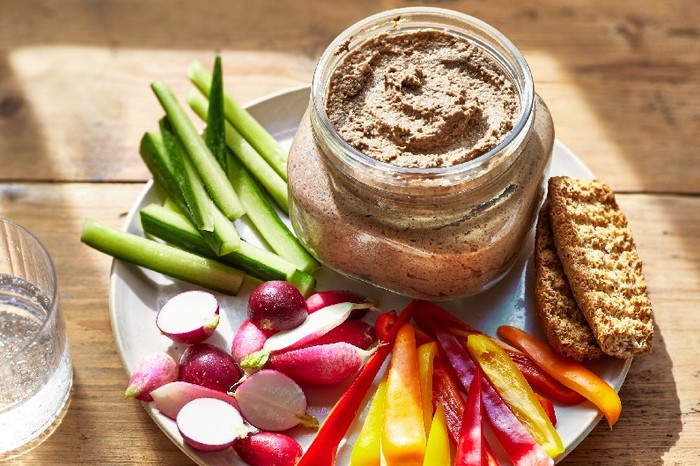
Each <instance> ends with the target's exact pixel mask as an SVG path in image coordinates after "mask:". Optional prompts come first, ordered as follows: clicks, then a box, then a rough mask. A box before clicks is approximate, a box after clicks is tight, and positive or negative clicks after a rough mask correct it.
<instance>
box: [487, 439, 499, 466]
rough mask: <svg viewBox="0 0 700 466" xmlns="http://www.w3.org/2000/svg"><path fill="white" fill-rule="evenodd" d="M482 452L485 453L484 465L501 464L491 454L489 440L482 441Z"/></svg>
mask: <svg viewBox="0 0 700 466" xmlns="http://www.w3.org/2000/svg"><path fill="white" fill-rule="evenodd" d="M484 454H485V455H486V466H501V462H500V461H498V458H496V455H494V454H493V450H491V446H490V445H489V442H484Z"/></svg>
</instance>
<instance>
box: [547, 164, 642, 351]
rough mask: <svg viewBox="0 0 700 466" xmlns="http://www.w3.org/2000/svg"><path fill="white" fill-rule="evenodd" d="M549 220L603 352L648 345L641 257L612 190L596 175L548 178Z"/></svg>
mask: <svg viewBox="0 0 700 466" xmlns="http://www.w3.org/2000/svg"><path fill="white" fill-rule="evenodd" d="M549 199H550V215H549V218H550V223H551V226H552V232H553V236H554V243H555V245H556V249H557V254H558V256H559V259H560V260H561V263H562V266H563V269H564V272H565V274H566V277H567V278H568V280H569V285H570V286H571V289H572V292H573V295H574V298H575V299H576V302H577V303H578V305H579V307H580V308H581V311H582V312H583V315H584V316H585V317H586V320H587V321H588V324H589V325H590V326H591V329H592V330H593V334H594V335H595V338H596V341H597V342H598V345H599V346H600V348H601V349H602V350H603V352H604V353H606V354H609V355H611V356H616V357H618V358H623V359H626V358H630V357H632V356H636V355H639V354H642V353H646V352H647V351H649V350H650V349H651V343H652V339H653V336H654V323H653V316H652V310H651V303H650V302H649V298H648V296H647V291H646V283H645V281H644V277H643V275H642V262H641V260H640V259H639V255H638V254H637V250H636V248H635V245H634V240H633V238H632V233H631V231H630V230H629V228H628V227H627V219H626V218H625V216H624V214H623V213H622V211H621V210H620V208H619V207H618V205H617V203H616V202H615V195H614V193H613V192H612V190H611V189H610V188H609V187H608V186H606V185H605V184H604V183H602V182H600V181H598V180H577V179H573V178H569V177H563V176H557V177H552V178H550V180H549Z"/></svg>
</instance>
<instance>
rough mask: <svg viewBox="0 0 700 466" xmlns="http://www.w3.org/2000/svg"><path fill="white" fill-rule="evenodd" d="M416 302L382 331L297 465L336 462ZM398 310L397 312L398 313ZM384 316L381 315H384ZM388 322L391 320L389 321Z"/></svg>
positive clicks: (324, 464)
mask: <svg viewBox="0 0 700 466" xmlns="http://www.w3.org/2000/svg"><path fill="white" fill-rule="evenodd" d="M411 312H412V306H411V305H410V304H409V305H408V306H407V307H406V309H404V310H403V312H402V313H401V315H400V316H399V317H398V319H396V321H394V323H393V325H391V327H389V326H385V327H384V328H383V329H384V330H387V332H385V333H382V334H380V333H379V331H378V332H377V334H378V335H380V336H379V338H380V340H381V343H383V344H381V345H379V348H377V351H375V352H374V353H373V354H372V355H371V356H370V357H369V358H368V359H367V361H366V362H365V364H364V365H363V366H362V369H360V372H358V373H357V376H355V379H354V380H353V381H352V384H350V386H349V387H348V389H347V390H346V391H345V393H343V395H342V396H341V397H340V398H339V399H338V401H337V402H336V404H335V406H333V408H332V409H331V412H330V413H328V416H327V417H326V419H325V420H324V421H323V424H321V427H320V428H319V429H318V432H317V433H316V437H314V439H313V441H312V442H311V445H309V448H308V449H307V450H306V452H305V453H304V455H303V456H302V457H301V459H299V461H298V462H297V464H296V466H333V464H334V463H335V457H336V454H337V453H338V445H339V444H340V442H341V440H342V439H343V437H345V433H346V432H347V431H348V429H349V428H350V425H351V424H352V422H353V420H354V419H355V416H357V412H358V411H359V409H360V405H361V404H362V401H363V400H364V398H365V395H366V394H367V391H368V390H369V387H371V386H372V382H374V378H375V377H376V376H377V373H378V372H379V370H380V369H381V368H382V364H384V360H385V359H386V358H387V356H389V353H390V352H391V348H392V346H393V344H394V340H395V339H396V334H397V333H398V331H399V329H400V328H401V326H402V325H403V324H405V323H406V322H408V321H409V320H410V319H411ZM395 314H396V313H394V315H395ZM380 317H381V316H380ZM385 323H387V322H385Z"/></svg>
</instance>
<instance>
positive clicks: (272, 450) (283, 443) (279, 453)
mask: <svg viewBox="0 0 700 466" xmlns="http://www.w3.org/2000/svg"><path fill="white" fill-rule="evenodd" d="M233 449H234V450H236V453H238V456H240V457H241V459H242V460H243V461H245V462H246V463H248V464H249V465H250V466H294V465H295V464H296V463H297V461H298V460H299V458H301V455H302V454H303V453H304V452H303V450H302V449H301V445H299V442H297V441H296V440H294V439H293V438H292V437H290V436H289V435H284V434H279V433H277V432H259V433H257V434H252V435H249V436H247V437H243V438H239V439H236V441H235V442H233Z"/></svg>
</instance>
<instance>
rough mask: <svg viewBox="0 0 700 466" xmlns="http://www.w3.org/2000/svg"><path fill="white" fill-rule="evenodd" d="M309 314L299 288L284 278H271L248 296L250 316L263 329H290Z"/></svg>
mask: <svg viewBox="0 0 700 466" xmlns="http://www.w3.org/2000/svg"><path fill="white" fill-rule="evenodd" d="M308 314H309V312H308V310H307V308H306V300H305V299H304V296H303V295H302V294H301V292H299V290H298V289H297V288H296V287H295V286H294V285H292V284H291V283H289V282H286V281H284V280H271V281H268V282H265V283H263V284H261V285H260V286H258V287H257V288H255V289H254V290H253V292H252V293H251V294H250V297H249V298H248V318H249V319H250V321H251V322H253V323H254V324H255V325H257V326H258V327H260V328H261V329H263V330H289V329H292V328H294V327H297V326H299V325H301V323H302V322H304V320H305V319H306V316H307V315H308Z"/></svg>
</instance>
